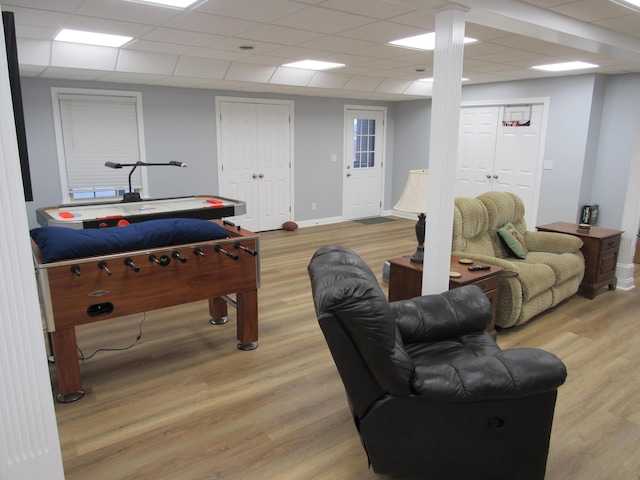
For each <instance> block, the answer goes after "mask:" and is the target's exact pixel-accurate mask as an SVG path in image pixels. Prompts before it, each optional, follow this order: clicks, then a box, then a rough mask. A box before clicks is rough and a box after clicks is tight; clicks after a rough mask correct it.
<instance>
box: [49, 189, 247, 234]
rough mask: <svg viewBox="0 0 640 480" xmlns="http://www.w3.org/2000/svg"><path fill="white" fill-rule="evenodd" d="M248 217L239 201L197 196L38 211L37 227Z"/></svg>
mask: <svg viewBox="0 0 640 480" xmlns="http://www.w3.org/2000/svg"><path fill="white" fill-rule="evenodd" d="M245 213H247V205H246V203H245V202H243V201H240V200H232V199H230V198H224V197H216V196H212V195H195V196H188V197H173V198H160V199H148V200H141V201H139V202H126V203H125V202H105V203H87V204H67V205H59V206H57V207H44V208H38V209H37V210H36V219H37V221H38V224H40V225H42V226H43V227H46V226H49V227H51V226H55V227H68V228H75V229H77V230H79V229H85V228H100V227H113V226H116V225H123V224H124V225H126V224H128V223H137V222H144V221H146V220H155V219H161V218H175V217H181V218H199V219H202V220H214V219H221V218H225V217H235V216H238V215H244V214H245Z"/></svg>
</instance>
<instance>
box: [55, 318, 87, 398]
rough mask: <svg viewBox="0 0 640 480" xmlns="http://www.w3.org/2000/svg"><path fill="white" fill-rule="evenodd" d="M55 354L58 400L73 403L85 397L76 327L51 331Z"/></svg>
mask: <svg viewBox="0 0 640 480" xmlns="http://www.w3.org/2000/svg"><path fill="white" fill-rule="evenodd" d="M51 339H52V341H53V355H54V359H55V364H56V372H57V373H58V392H59V393H58V395H56V400H58V401H59V402H61V403H71V402H75V401H76V400H80V399H81V398H82V397H84V390H83V389H82V379H81V377H80V362H79V361H78V344H77V343H76V329H75V328H74V327H71V328H65V329H62V330H56V331H55V332H52V333H51Z"/></svg>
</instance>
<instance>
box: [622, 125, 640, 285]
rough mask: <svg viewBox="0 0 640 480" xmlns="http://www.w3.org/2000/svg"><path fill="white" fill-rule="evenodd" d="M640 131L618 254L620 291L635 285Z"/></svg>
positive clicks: (623, 214)
mask: <svg viewBox="0 0 640 480" xmlns="http://www.w3.org/2000/svg"><path fill="white" fill-rule="evenodd" d="M639 183H640V129H638V134H637V137H636V144H635V146H634V149H633V154H632V157H631V168H630V169H629V180H628V182H627V195H626V198H625V202H624V210H623V211H622V226H621V228H620V229H621V230H624V233H623V234H622V240H621V242H620V251H619V253H618V263H617V265H616V277H617V279H618V282H617V288H619V289H620V290H633V289H634V288H635V283H634V280H633V272H634V269H635V265H634V264H633V256H634V254H635V246H636V241H637V235H638V226H639V225H640V188H638V184H639Z"/></svg>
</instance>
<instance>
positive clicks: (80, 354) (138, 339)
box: [77, 313, 147, 362]
mask: <svg viewBox="0 0 640 480" xmlns="http://www.w3.org/2000/svg"><path fill="white" fill-rule="evenodd" d="M146 319H147V314H146V313H145V314H144V316H143V317H142V320H141V321H140V326H139V332H138V336H137V337H136V339H135V341H134V342H133V343H132V344H131V345H129V346H127V347H120V348H99V349H97V350H96V351H94V352H93V353H92V354H91V355H89V356H88V357H85V355H84V352H83V351H82V350H81V349H80V347H77V348H78V359H79V360H82V361H83V362H84V361H85V360H89V359H91V358H93V357H94V356H95V354H96V353H98V352H121V351H123V350H129V349H130V348H133V347H135V346H136V345H137V344H138V342H139V341H140V339H141V338H142V324H143V323H144V321H145V320H146Z"/></svg>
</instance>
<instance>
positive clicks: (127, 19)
mask: <svg viewBox="0 0 640 480" xmlns="http://www.w3.org/2000/svg"><path fill="white" fill-rule="evenodd" d="M0 4H1V5H2V9H3V10H7V11H13V12H14V13H15V19H16V24H17V25H16V29H17V35H18V55H19V59H20V69H21V75H23V76H29V77H45V78H62V79H80V80H91V81H105V82H120V83H130V84H148V85H166V86H176V87H193V88H209V89H220V90H233V91H240V92H242V91H245V92H272V93H287V94H300V95H317V96H327V97H342V98H354V99H374V100H410V99H415V98H421V97H425V96H429V95H430V92H431V85H430V84H429V82H419V81H417V80H418V79H420V78H425V77H430V76H431V71H432V63H433V54H432V53H430V52H420V51H415V50H408V49H404V48H399V47H392V46H388V45H387V42H389V41H390V40H396V39H398V38H403V37H407V36H412V35H418V34H422V33H426V32H430V31H433V30H434V29H435V16H434V13H433V11H434V9H437V8H440V7H445V6H448V5H459V6H463V7H467V8H468V9H469V11H468V12H467V14H466V20H467V25H466V33H465V34H466V36H470V37H474V38H477V39H478V40H480V41H479V42H478V43H476V44H472V45H467V46H466V47H465V51H464V76H465V77H467V78H469V81H468V82H465V84H476V83H489V82H501V81H508V80H519V79H526V78H542V77H548V76H558V75H561V74H557V73H556V74H549V73H542V72H539V71H536V70H532V69H531V68H530V67H531V66H533V65H539V64H547V63H558V62H564V61H570V60H581V61H586V62H591V63H596V64H598V65H600V67H599V68H597V69H593V70H588V72H589V73H592V72H597V73H603V74H618V73H629V72H640V14H639V13H634V12H632V11H631V10H628V9H626V8H624V7H621V6H619V5H617V4H614V3H611V2H610V1H609V0H524V1H517V0H459V1H456V2H451V1H446V0H203V1H200V2H197V3H196V4H195V6H193V7H191V8H189V9H187V10H179V9H173V8H167V7H159V6H150V5H148V4H142V3H136V2H133V1H128V0H0ZM62 28H71V29H75V30H89V31H97V32H100V33H113V34H118V35H127V36H131V37H133V39H134V40H133V41H131V42H130V43H129V44H127V45H126V46H124V47H122V48H119V49H117V48H108V47H94V46H85V45H76V44H70V43H62V42H56V41H54V40H53V38H54V37H55V36H56V34H57V33H58V32H59V31H60V30H61V29H62ZM243 46H249V47H252V50H242V49H241V48H240V47H243ZM304 59H314V60H325V61H331V62H339V63H344V64H346V66H345V67H342V68H339V69H335V70H330V71H325V72H313V71H310V70H299V69H292V68H286V67H281V65H282V64H285V63H289V62H293V61H296V60H304ZM420 70H424V71H420Z"/></svg>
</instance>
